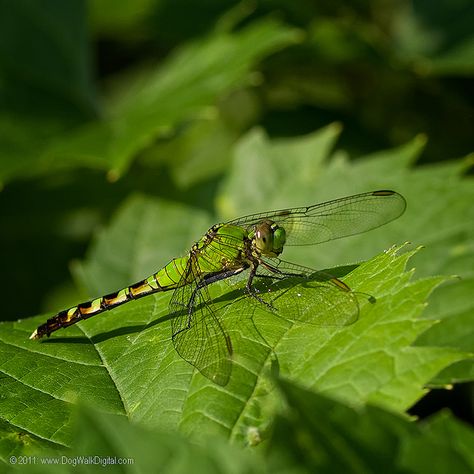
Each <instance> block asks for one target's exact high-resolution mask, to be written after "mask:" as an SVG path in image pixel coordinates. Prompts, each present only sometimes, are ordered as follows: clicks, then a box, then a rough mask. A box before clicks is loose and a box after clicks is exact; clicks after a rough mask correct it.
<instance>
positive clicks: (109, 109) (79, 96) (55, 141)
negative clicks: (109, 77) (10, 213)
mask: <svg viewBox="0 0 474 474" xmlns="http://www.w3.org/2000/svg"><path fill="white" fill-rule="evenodd" d="M33 3H34V2H26V3H25V5H27V6H25V7H24V10H25V11H22V14H24V15H26V16H31V17H32V18H34V19H35V21H36V22H37V23H38V25H37V28H35V29H33V30H32V31H29V37H31V39H30V40H29V44H32V43H34V44H36V45H38V44H40V45H43V43H46V46H44V48H46V47H47V45H48V44H49V43H48V42H53V40H55V39H56V36H53V37H52V38H50V37H49V35H47V34H46V31H47V29H48V23H47V22H46V17H45V16H43V14H42V13H41V14H40V12H38V11H37V10H38V9H37V7H36V6H34V5H33ZM59 3H60V2H59ZM59 3H58V2H56V4H55V5H52V6H50V8H51V11H52V13H51V14H50V17H48V18H47V21H48V22H49V21H50V20H51V18H55V17H56V15H55V13H54V12H56V10H57V9H58V8H59V10H60V11H61V12H62V13H64V12H63V11H62V10H61V8H60V5H59ZM77 9H78V10H80V12H78V13H77V14H75V15H73V14H70V16H68V20H70V21H73V20H74V22H73V26H74V29H72V28H73V27H72V26H71V27H70V29H72V31H75V30H76V29H77V30H79V33H83V29H85V28H86V25H85V24H84V22H85V18H84V17H83V16H80V15H79V13H83V12H82V10H81V9H80V8H79V7H78V6H77ZM7 10H9V9H8V8H7ZM13 11H16V10H15V9H14V10H13ZM69 13H70V12H69ZM80 20H82V22H81V21H80ZM53 23H54V21H53ZM78 23H79V24H78ZM22 25H23V23H22ZM26 25H28V24H26ZM55 27H57V28H58V29H61V28H62V27H63V25H62V24H61V25H56V24H55ZM25 28H26V26H25ZM8 31H10V30H8ZM8 31H7V33H8ZM10 33H11V35H12V37H13V38H14V40H15V41H20V42H21V41H23V40H24V39H23V38H21V39H18V37H17V36H18V33H17V34H16V35H15V34H14V31H13V32H10ZM4 34H6V33H4ZM57 36H58V37H60V34H58V35H57ZM298 36H299V35H298V32H297V30H295V29H291V28H288V27H285V26H284V25H282V24H281V23H279V22H276V21H272V20H267V21H260V22H256V23H252V24H251V25H250V26H248V27H246V28H243V29H241V30H239V31H238V32H222V31H221V32H214V33H213V34H210V35H209V36H208V37H206V38H204V39H199V40H195V41H194V42H192V43H190V44H188V45H187V46H183V47H181V48H180V49H179V50H178V51H176V52H174V53H173V54H172V55H171V56H170V57H169V58H168V59H167V60H166V61H165V62H164V63H162V64H160V65H159V66H153V67H151V66H150V67H148V68H146V70H141V71H140V72H139V73H137V72H135V73H134V74H132V73H131V72H130V71H127V74H125V77H123V78H120V80H119V79H117V80H116V82H117V83H119V84H120V86H118V85H117V86H116V87H115V89H114V93H109V97H107V99H106V100H103V102H104V106H103V110H102V113H101V117H100V118H99V117H96V118H95V120H90V121H87V122H86V121H85V119H84V117H83V118H82V121H79V120H78V119H76V120H75V121H74V120H72V119H71V115H73V112H71V111H67V110H66V112H63V113H59V112H57V111H56V115H54V114H53V115H52V116H51V117H50V116H49V115H48V114H47V113H46V112H45V110H44V108H42V109H41V116H40V118H37V114H38V112H37V111H36V110H31V111H30V110H28V111H29V113H27V114H26V116H25V114H23V115H20V116H18V117H17V116H16V115H12V114H9V115H5V116H2V115H0V123H1V124H2V127H1V129H2V130H3V132H4V133H2V136H0V139H1V140H0V159H1V157H2V156H5V157H6V158H7V157H8V159H7V160H5V166H3V167H2V168H1V172H0V180H1V181H6V180H8V179H11V178H12V177H14V176H19V175H20V176H22V177H24V176H25V175H28V176H30V175H31V174H36V173H40V172H41V173H46V172H51V171H52V170H54V169H63V168H69V167H76V166H87V167H92V168H94V169H103V170H107V171H109V172H110V175H109V176H110V178H112V179H114V178H117V177H118V176H120V175H121V174H123V173H124V171H125V170H126V169H127V168H128V166H129V165H130V163H131V161H132V160H133V158H134V157H135V156H136V155H137V153H138V152H140V151H142V150H144V149H146V148H147V147H148V146H150V145H151V144H153V143H154V141H155V140H156V139H157V138H158V137H160V136H166V135H168V134H169V133H170V132H171V131H172V130H173V128H174V127H175V126H177V125H179V124H180V123H181V122H183V121H184V120H187V119H193V118H195V117H197V116H199V115H200V114H202V113H203V111H204V110H205V109H206V108H212V107H214V106H215V105H216V102H217V99H218V98H219V97H221V96H222V95H223V94H225V93H227V92H229V91H231V90H232V89H234V88H237V87H241V86H242V85H245V84H248V83H249V82H251V81H252V79H251V74H250V73H251V71H252V69H253V68H254V67H255V64H256V63H257V62H258V61H259V60H261V59H262V58H264V57H265V56H267V55H269V54H271V53H273V52H275V51H277V50H279V49H281V48H283V47H285V46H287V45H289V44H292V43H294V42H295V41H296V40H297V39H298ZM81 39H82V37H81ZM76 43H77V41H76V42H75V43H74V45H76ZM81 44H82V43H81ZM71 45H72V43H71ZM71 45H70V44H69V43H68V44H67V45H63V44H61V45H57V44H56V43H54V47H55V49H56V48H59V47H66V46H71ZM78 46H79V44H77V45H76V47H78ZM71 47H72V46H71ZM51 49H52V48H50V49H49V50H48V52H50V53H51ZM0 53H1V50H0ZM80 53H81V54H79V53H75V54H71V55H66V56H67V57H69V56H71V57H73V58H74V59H75V61H76V62H77V64H76V62H72V64H69V63H68V62H66V64H64V65H63V64H55V65H54V68H51V70H49V69H47V70H46V72H44V71H43V70H38V71H36V73H35V74H33V73H31V72H29V74H30V75H31V77H29V78H28V79H29V81H30V82H31V83H27V85H28V87H29V89H28V91H29V92H30V93H31V90H33V91H34V90H35V88H37V87H40V86H41V87H43V82H45V83H46V85H47V86H48V88H49V89H53V91H54V92H55V93H58V91H60V90H61V89H65V88H66V87H67V89H66V91H65V92H64V95H65V94H66V93H68V94H69V95H71V96H72V99H75V100H76V101H80V102H81V104H80V105H81V106H82V107H84V108H85V107H86V106H85V105H84V104H82V102H87V101H88V102H92V98H91V97H92V96H93V93H92V86H91V85H90V83H89V82H90V81H88V80H87V79H88V78H89V76H88V72H89V71H88V69H87V68H86V67H85V66H86V65H87V64H88V63H87V62H86V61H85V59H84V56H87V53H88V51H83V50H81V51H80ZM10 54H11V52H10ZM32 54H33V53H32ZM1 59H2V58H1V57H0V60H1ZM15 59H16V58H15ZM37 59H38V60H40V59H41V58H37ZM59 59H61V58H59ZM52 60H53V59H52V58H50V57H47V58H43V59H42V61H43V62H44V63H46V64H47V63H48V61H52ZM9 61H10V62H11V61H15V60H14V59H13V58H9ZM58 61H59V60H58ZM29 63H31V64H32V65H31V66H30V68H33V66H34V65H35V64H36V63H35V62H31V61H28V60H27V61H25V64H29ZM15 64H17V63H16V62H15ZM0 66H1V64H0ZM43 66H44V65H43ZM79 66H81V67H82V68H83V69H80V70H78V69H79ZM63 69H66V71H67V73H68V74H67V75H66V74H64V73H62V70H63ZM72 73H74V74H73V76H74V77H73V79H74V80H72V79H70V75H71V74H72ZM25 74H26V73H25ZM37 75H45V78H44V80H43V81H42V80H40V79H41V78H38V77H36V76H37ZM58 78H61V83H60V84H59V85H58V84H56V83H55V82H54V81H58ZM63 81H66V83H65V84H63V83H62V82H63ZM69 89H72V90H69ZM76 89H77V90H76ZM0 92H1V91H0ZM72 99H71V100H72ZM88 102H87V105H88V106H89V107H90V108H92V106H91V105H90V104H88ZM48 107H51V104H50V103H49V104H48ZM68 112H69V115H67V113H68ZM63 115H67V119H65V118H64V117H63ZM76 115H77V114H76ZM90 115H91V114H89V117H88V118H91V117H90ZM71 122H72V123H71ZM78 122H79V123H78ZM12 155H13V156H15V157H18V159H15V160H12V159H11V157H12Z"/></svg>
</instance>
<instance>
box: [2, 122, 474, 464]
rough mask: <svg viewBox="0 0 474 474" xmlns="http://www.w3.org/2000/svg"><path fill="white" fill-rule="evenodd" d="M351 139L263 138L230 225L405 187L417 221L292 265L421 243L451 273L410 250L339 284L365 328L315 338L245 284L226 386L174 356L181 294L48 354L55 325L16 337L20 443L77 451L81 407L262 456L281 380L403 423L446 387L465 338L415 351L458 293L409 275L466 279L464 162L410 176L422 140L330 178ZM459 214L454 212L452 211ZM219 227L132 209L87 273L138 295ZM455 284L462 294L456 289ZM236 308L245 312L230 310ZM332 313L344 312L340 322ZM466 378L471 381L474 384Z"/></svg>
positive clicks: (233, 297)
mask: <svg viewBox="0 0 474 474" xmlns="http://www.w3.org/2000/svg"><path fill="white" fill-rule="evenodd" d="M338 131H339V127H337V126H330V127H328V128H326V129H323V130H321V131H319V132H317V133H315V134H314V135H312V136H308V137H305V138H303V139H301V140H296V139H293V140H285V141H281V142H277V143H271V142H269V141H268V140H267V139H266V138H265V137H264V135H263V134H262V133H255V132H253V133H250V134H249V136H248V137H247V138H246V139H245V140H244V141H243V142H242V143H241V144H240V145H239V146H238V148H237V154H236V157H235V160H234V167H233V168H232V170H231V172H230V174H229V178H228V181H227V183H226V184H224V185H223V187H222V189H221V192H220V198H219V203H220V205H221V208H222V209H223V214H225V213H226V212H228V211H229V210H231V213H232V217H235V216H236V215H238V214H239V213H246V212H249V211H257V210H260V211H263V210H268V209H271V208H273V207H287V206H292V205H302V204H313V203H315V202H317V201H318V200H323V199H328V198H332V197H337V196H342V195H347V194H350V193H353V192H358V191H362V190H368V189H376V188H389V187H393V188H396V189H397V190H399V191H401V192H402V193H403V194H404V195H405V196H406V197H407V200H408V206H409V207H408V210H407V213H406V214H405V215H404V216H402V217H401V218H400V219H399V220H398V221H395V222H393V223H390V224H389V225H387V226H385V227H383V228H381V229H377V230H375V231H372V232H370V233H367V234H364V235H362V236H356V237H352V238H349V239H345V240H342V241H340V242H331V243H330V244H323V245H320V246H317V247H301V248H289V249H288V250H287V249H285V255H284V257H285V259H287V260H292V261H295V262H296V263H298V262H299V263H304V264H305V265H312V266H313V267H315V268H319V269H321V268H325V267H326V268H332V267H334V266H335V265H336V264H346V263H348V262H354V261H358V260H359V261H360V260H361V259H363V258H367V257H368V256H372V257H373V255H374V254H377V253H379V252H381V251H382V250H383V249H384V248H387V247H388V246H390V245H391V244H393V243H394V242H397V241H398V242H403V241H404V240H406V239H407V238H408V237H409V236H410V235H411V240H412V241H413V242H415V243H422V241H423V236H424V235H426V236H427V240H428V242H429V245H430V246H431V245H432V246H434V247H435V248H436V246H438V247H437V248H438V250H437V251H438V252H439V253H441V252H442V250H443V249H445V251H446V254H447V255H446V259H445V260H444V261H443V262H442V265H440V266H439V267H437V266H436V265H439V259H438V260H436V261H435V262H433V260H432V259H431V258H426V255H427V254H428V255H429V254H430V252H432V251H433V250H431V247H427V248H426V249H425V250H421V251H419V252H418V253H416V254H414V253H413V250H410V249H409V247H407V250H408V251H406V250H405V249H400V248H392V249H391V250H390V251H387V252H385V253H379V254H378V255H377V256H376V257H373V258H372V259H370V260H369V261H367V262H365V263H363V264H361V265H360V266H358V267H357V268H355V269H354V270H353V271H352V272H350V273H347V272H348V269H347V268H346V269H344V268H340V269H335V271H336V272H338V274H341V275H342V276H343V278H344V281H346V283H347V284H348V285H350V287H351V288H352V289H353V290H354V291H356V295H357V298H358V301H359V305H360V317H359V320H358V321H357V322H355V323H354V324H352V325H350V326H346V327H343V328H337V327H318V326H316V325H314V326H313V325H308V324H301V323H297V322H293V321H294V319H295V318H292V315H291V314H287V315H282V316H288V317H289V318H288V319H287V318H285V317H277V316H275V315H273V314H271V313H269V312H268V311H266V310H264V309H262V307H259V306H255V305H248V304H247V301H248V300H247V299H246V298H243V299H242V298H240V296H241V295H242V292H241V290H242V286H243V285H244V282H243V281H242V282H240V283H238V284H236V286H235V287H233V288H232V290H235V291H234V292H231V293H229V287H228V285H227V284H226V283H222V284H217V285H214V286H215V294H214V296H216V297H218V301H217V303H216V305H217V308H218V309H221V314H223V316H224V318H223V324H224V325H225V327H226V329H227V331H228V333H229V335H230V337H231V339H232V342H233V347H234V364H233V371H232V376H231V379H230V382H229V384H228V385H226V386H225V387H221V386H217V385H215V384H213V383H211V382H210V381H209V380H207V379H205V378H204V377H203V376H202V375H201V374H200V373H199V372H197V371H196V370H195V369H194V368H193V367H192V366H190V365H189V364H188V363H187V362H185V361H184V360H182V359H181V358H180V357H179V356H178V354H177V353H176V352H175V350H174V347H173V345H172V342H171V337H170V336H171V331H170V317H171V316H170V314H169V309H168V302H169V298H170V295H169V294H168V293H166V294H158V295H154V296H149V297H147V298H143V299H141V300H139V301H136V302H131V303H129V304H127V305H125V306H122V307H119V308H116V309H115V310H113V311H111V312H108V313H104V314H102V315H100V316H97V317H95V318H92V319H91V320H89V321H86V322H83V323H80V324H78V325H76V326H74V327H71V328H68V329H67V330H62V331H61V332H58V333H55V334H54V335H53V336H52V337H51V338H50V339H49V340H46V341H41V342H37V341H30V340H28V336H29V334H30V333H31V331H33V329H34V328H35V327H36V325H38V324H40V323H41V322H43V321H44V319H45V316H38V317H36V318H32V319H29V320H25V321H20V322H17V323H4V324H2V326H1V330H0V355H1V359H0V371H1V376H2V379H1V380H2V382H1V384H0V391H1V393H0V416H1V417H2V419H3V420H4V431H5V432H8V433H10V435H9V436H10V439H12V438H13V439H21V438H22V436H28V437H30V438H31V439H32V440H33V441H32V442H33V443H35V444H44V445H45V447H49V448H51V444H52V445H53V447H56V448H59V447H61V446H63V445H70V444H71V443H72V438H73V434H72V424H71V416H72V406H73V405H74V404H75V403H76V401H77V400H82V401H86V402H87V403H90V404H93V405H95V406H96V407H97V408H98V409H99V410H101V411H103V412H109V413H115V414H122V415H125V416H126V417H128V418H129V419H130V420H133V421H135V422H138V423H141V424H143V425H146V426H148V427H150V428H155V427H160V428H173V429H179V430H181V431H182V432H184V433H187V434H190V435H193V436H199V435H203V434H209V433H215V434H216V433H219V434H220V435H222V436H225V437H227V438H230V439H232V440H235V441H237V442H238V443H249V444H253V443H256V442H258V440H259V439H262V438H265V437H266V429H267V426H268V423H269V421H270V420H271V419H272V415H273V414H274V413H275V407H276V406H278V405H279V404H280V403H281V400H280V398H279V396H278V391H277V390H275V388H274V386H273V385H272V383H271V381H270V379H269V377H268V375H269V374H270V373H272V372H275V371H276V370H277V369H278V370H279V371H280V373H281V374H282V375H284V376H287V377H291V378H293V379H294V380H295V381H298V382H299V383H301V384H303V385H305V386H306V387H311V388H315V389H317V390H318V391H321V392H323V393H326V394H329V395H332V396H334V397H337V398H339V399H343V400H347V401H350V403H352V404H363V403H365V402H368V401H370V402H373V403H376V404H377V405H380V406H384V407H388V408H389V409H390V410H396V411H403V410H405V409H407V408H408V407H410V406H411V405H412V404H413V403H414V402H416V401H417V400H418V399H419V398H420V397H421V396H422V395H423V393H424V392H425V390H426V389H425V386H426V384H427V383H428V382H430V380H432V379H433V378H434V377H435V376H436V374H438V373H439V372H440V371H441V370H442V369H444V368H445V367H447V366H449V365H450V364H452V363H453V362H456V361H460V360H464V359H465V358H466V355H465V354H464V353H462V352H461V351H460V349H464V350H466V349H468V350H469V347H468V346H469V341H465V343H464V345H463V344H462V339H461V334H460V331H455V332H454V333H452V334H454V337H452V338H451V341H448V342H449V343H443V340H442V336H443V334H441V335H435V336H434V337H433V339H432V340H431V341H430V344H429V345H430V346H431V347H427V346H426V345H421V344H419V345H417V346H413V342H414V341H415V340H416V339H417V338H418V337H420V335H421V334H422V333H424V332H425V331H426V330H429V329H430V328H432V327H436V326H434V323H435V321H436V320H435V318H436V317H438V315H440V314H441V315H442V314H443V312H442V311H441V309H442V308H440V309H437V308H436V307H434V308H433V309H432V308H431V307H428V308H429V309H428V311H426V312H425V314H428V316H430V317H429V318H428V317H426V316H424V317H420V316H421V313H422V311H423V309H424V307H425V302H426V299H427V298H428V296H429V295H430V293H431V292H432V290H433V289H434V288H435V287H436V286H438V285H439V284H440V283H442V282H444V281H446V278H444V277H427V278H424V279H421V280H414V279H413V271H409V272H406V271H405V266H406V264H407V262H408V261H409V259H410V257H411V258H412V259H413V260H417V261H418V263H417V266H418V268H419V271H420V273H421V274H422V275H423V274H425V275H429V274H430V273H432V272H433V271H436V269H437V268H440V269H442V268H445V265H446V264H447V263H449V265H450V268H451V269H453V270H463V266H462V264H460V263H459V260H460V259H458V258H455V257H457V256H458V255H459V252H461V254H462V255H467V256H468V255H469V252H470V251H471V252H472V249H471V250H469V249H470V247H469V246H463V245H462V246H461V247H459V243H462V242H468V241H469V238H470V236H471V235H472V234H471V233H470V227H469V222H468V219H467V216H469V215H470V214H469V213H471V212H472V209H470V207H469V205H468V204H469V202H468V203H467V204H466V203H465V202H464V199H465V198H466V197H467V196H469V195H470V194H469V193H472V191H471V188H470V187H469V186H468V179H465V180H462V179H460V177H459V173H460V171H461V167H460V165H459V164H458V163H454V164H452V165H450V166H448V167H443V168H441V169H440V168H439V167H431V168H427V169H421V170H420V171H416V172H412V171H410V170H408V169H407V167H408V165H409V163H410V162H411V161H412V160H413V158H414V156H416V155H417V154H419V153H420V151H421V148H422V145H423V143H422V141H421V140H415V141H414V142H413V143H411V144H408V145H407V146H405V147H403V148H401V149H397V150H391V151H389V152H384V153H380V154H378V156H374V157H369V158H367V159H365V160H361V161H359V162H358V163H356V164H353V165H350V164H349V163H348V162H347V161H345V160H344V159H341V158H340V157H339V158H338V157H334V159H333V160H332V161H331V162H329V166H328V163H327V162H326V160H327V158H328V155H329V153H330V150H331V146H332V144H333V143H334V141H335V139H336V137H337V133H338ZM453 186H455V187H454V188H453ZM432 189H435V190H436V191H435V192H433V191H432ZM320 193H323V194H324V197H323V194H320ZM436 199H438V200H439V201H440V202H439V203H438V204H437V201H436ZM445 199H448V204H449V205H448V208H447V209H446V210H445V211H443V208H442V204H443V203H444V202H445ZM429 203H430V204H431V205H433V207H434V209H435V211H436V217H437V221H436V222H434V223H431V221H430V218H431V219H432V218H433V217H432V216H431V217H430V216H428V215H427V216H425V215H424V212H425V213H428V212H431V211H430V209H431V208H430V206H428V204H429ZM423 204H424V206H425V207H423ZM436 204H437V205H438V207H437V205H436ZM240 206H241V207H242V209H241V208H240ZM461 213H464V215H463V216H461V215H460V214H461ZM420 220H421V222H420ZM214 222H215V220H214V219H213V218H211V217H210V216H208V215H207V214H205V213H198V212H196V209H194V208H189V207H187V206H184V205H180V206H177V205H171V204H170V203H168V202H166V201H160V200H156V199H152V198H149V197H148V198H147V197H139V196H137V197H135V198H132V199H130V200H129V201H128V202H126V203H125V204H124V206H123V208H122V209H121V210H120V212H119V213H118V214H117V216H116V217H115V218H114V220H113V222H112V224H111V226H110V227H109V228H108V229H106V230H105V231H104V232H103V233H102V234H101V235H100V236H99V238H98V239H97V241H96V243H95V245H94V246H93V248H92V249H91V252H90V255H89V258H88V259H87V261H86V262H85V263H84V264H83V265H81V266H80V267H79V266H78V267H77V268H78V272H77V274H78V275H79V276H81V280H82V281H83V282H84V283H85V285H86V286H87V287H88V294H89V295H90V296H98V295H100V294H102V293H106V292H108V291H112V290H115V289H117V288H119V287H121V286H125V285H129V284H130V283H133V281H134V280H138V279H141V278H143V277H145V276H147V275H148V274H150V273H153V272H154V271H156V270H157V269H158V268H159V267H161V266H162V265H164V264H166V263H167V261H168V260H169V259H170V258H172V257H174V256H178V255H181V254H184V253H185V252H186V251H187V249H189V248H190V246H191V245H192V243H193V242H194V241H195V240H197V239H198V238H199V237H200V236H201V235H202V234H203V233H204V232H205V230H206V229H207V227H208V226H209V225H210V224H211V223H214ZM441 222H442V223H443V225H442V226H441V227H440V226H439V223H441ZM436 227H438V229H436ZM444 228H446V230H445V231H443V232H440V229H441V230H442V229H444ZM436 230H437V231H438V233H436ZM417 235H418V238H417ZM436 235H438V238H436ZM451 249H453V250H451ZM454 250H455V251H454ZM462 252H464V253H462ZM352 268H354V267H352ZM433 269H434V270H433ZM464 271H466V269H465V268H464ZM459 273H461V271H459ZM344 275H345V276H344ZM456 285H457V283H456V280H453V281H451V282H448V283H444V285H443V288H446V289H451V288H453V287H456ZM468 289H469V287H467V288H461V289H460V291H459V294H458V300H459V305H460V306H455V307H454V310H455V311H456V308H458V307H459V308H461V307H464V306H462V302H466V304H467V305H468V304H469V303H468V302H469V301H470V299H468V296H467V290H468ZM449 291H451V290H449ZM363 293H368V294H370V295H373V296H374V297H375V298H376V299H377V302H376V303H375V304H370V303H369V302H368V301H367V296H364V294H363ZM282 298H284V296H282ZM231 301H235V304H233V305H229V304H228V303H229V302H231ZM75 303H77V301H71V305H72V304H75ZM286 306H287V307H289V305H286ZM465 308H468V306H465ZM58 309H60V308H58ZM317 310H318V311H321V312H327V311H330V310H329V309H328V308H327V307H321V308H317ZM288 313H291V310H290V309H289V311H288ZM296 319H297V318H296ZM448 320H449V318H448V317H446V318H445V319H444V320H443V323H440V324H439V326H440V325H441V324H444V323H445V321H446V322H447V321H448ZM451 321H453V320H451ZM425 334H429V333H426V332H425ZM441 346H444V347H441ZM462 375H463V377H466V371H465V370H463V373H462ZM15 437H16V438H15ZM13 444H14V446H13V447H12V446H11V445H7V446H6V448H5V447H4V449H3V451H2V453H1V455H2V458H3V459H6V456H7V454H9V453H10V452H11V451H12V449H17V450H21V449H23V448H21V444H19V443H17V444H15V443H13Z"/></svg>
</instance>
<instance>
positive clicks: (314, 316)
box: [256, 258, 359, 326]
mask: <svg viewBox="0 0 474 474" xmlns="http://www.w3.org/2000/svg"><path fill="white" fill-rule="evenodd" d="M264 262H265V263H266V264H267V265H268V266H267V267H265V266H264V265H260V266H259V269H258V272H257V277H260V278H259V279H258V280H259V281H258V283H257V284H256V290H257V291H258V296H259V297H261V298H262V299H263V300H264V301H265V302H266V303H267V304H268V305H269V308H271V309H272V310H273V311H274V312H275V313H277V314H278V315H279V316H281V317H284V318H286V319H290V320H291V319H294V320H297V321H301V322H304V323H308V324H314V325H318V326H347V325H349V324H352V323H354V322H355V321H357V319H358V317H359V304H358V302H357V298H356V295H355V294H354V293H353V292H352V291H351V289H350V288H349V287H348V286H347V285H346V284H345V283H343V282H342V281H341V280H339V279H337V278H335V277H334V276H332V275H330V274H328V273H326V272H320V271H316V270H312V269H310V268H307V267H303V266H300V265H296V264H294V263H290V262H285V261H283V260H280V259H277V258H272V259H266V260H265V261H264ZM275 270H276V271H275ZM262 306H263V305H262Z"/></svg>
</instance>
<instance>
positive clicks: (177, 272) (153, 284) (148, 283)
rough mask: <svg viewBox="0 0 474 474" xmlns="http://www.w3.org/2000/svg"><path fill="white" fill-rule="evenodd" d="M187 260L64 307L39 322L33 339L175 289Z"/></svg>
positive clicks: (179, 260)
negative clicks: (104, 293) (67, 307)
mask: <svg viewBox="0 0 474 474" xmlns="http://www.w3.org/2000/svg"><path fill="white" fill-rule="evenodd" d="M187 262H188V257H182V258H175V259H173V260H172V261H171V262H170V263H168V265H166V266H165V267H163V268H162V269H161V270H159V271H158V272H157V273H155V274H153V275H151V276H149V277H148V278H146V279H145V280H141V281H139V282H137V283H134V284H133V285H130V286H128V287H126V288H122V289H121V290H119V291H116V292H114V293H110V294H108V295H105V296H102V297H100V298H96V299H94V300H91V301H86V302H84V303H80V304H78V305H77V306H73V307H72V308H69V309H65V310H63V311H60V312H59V313H58V314H56V315H55V316H53V317H52V318H50V319H48V321H46V323H44V324H42V325H41V326H39V327H38V328H37V329H36V330H35V331H34V332H33V334H31V336H30V339H40V338H41V337H43V336H45V335H46V336H49V335H50V334H51V333H52V332H54V331H57V330H58V329H61V328H65V327H68V326H71V325H73V324H76V323H77V322H79V321H82V320H84V319H88V318H90V317H92V316H95V315H96V314H100V313H103V312H104V311H107V310H109V309H113V308H116V307H117V306H120V305H122V304H124V303H128V302H129V301H131V300H134V299H138V298H142V297H143V296H147V295H150V294H152V293H158V292H160V291H169V290H174V289H176V288H177V287H178V285H179V283H180V282H181V283H182V281H181V276H182V274H183V272H184V269H185V268H186V264H187Z"/></svg>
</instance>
